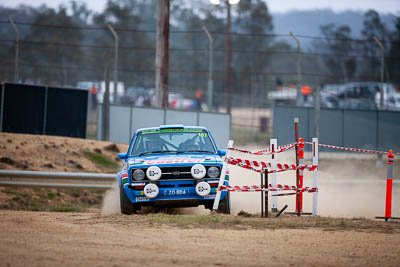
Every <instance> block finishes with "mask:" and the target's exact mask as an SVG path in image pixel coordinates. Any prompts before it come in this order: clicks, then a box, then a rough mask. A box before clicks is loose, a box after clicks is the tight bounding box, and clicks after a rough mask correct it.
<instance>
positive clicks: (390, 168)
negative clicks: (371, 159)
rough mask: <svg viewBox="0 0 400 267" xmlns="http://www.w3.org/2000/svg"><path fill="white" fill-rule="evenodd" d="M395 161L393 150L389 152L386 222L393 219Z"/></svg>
mask: <svg viewBox="0 0 400 267" xmlns="http://www.w3.org/2000/svg"><path fill="white" fill-rule="evenodd" d="M393 161H394V155H393V153H392V150H389V153H388V154H387V175H386V207H385V217H386V219H385V220H386V221H387V220H388V218H390V217H392V184H393V182H392V179H393Z"/></svg>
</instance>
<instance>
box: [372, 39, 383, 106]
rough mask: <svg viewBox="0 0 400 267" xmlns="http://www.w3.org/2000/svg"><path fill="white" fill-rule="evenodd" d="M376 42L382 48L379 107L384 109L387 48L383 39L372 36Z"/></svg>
mask: <svg viewBox="0 0 400 267" xmlns="http://www.w3.org/2000/svg"><path fill="white" fill-rule="evenodd" d="M372 38H373V39H374V40H375V42H376V43H377V44H378V45H379V47H380V48H381V90H380V99H379V108H380V109H381V110H383V81H384V64H385V48H384V47H383V45H382V43H381V41H379V39H378V38H376V36H374V37H372Z"/></svg>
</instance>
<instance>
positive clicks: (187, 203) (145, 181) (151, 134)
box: [118, 125, 229, 214]
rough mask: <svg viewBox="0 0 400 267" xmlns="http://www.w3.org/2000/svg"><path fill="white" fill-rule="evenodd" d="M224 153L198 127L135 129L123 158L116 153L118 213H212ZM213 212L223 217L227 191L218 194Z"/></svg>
mask: <svg viewBox="0 0 400 267" xmlns="http://www.w3.org/2000/svg"><path fill="white" fill-rule="evenodd" d="M225 154H226V151H224V150H218V149H217V146H216V144H215V141H214V139H213V137H212V135H211V133H210V131H208V130H207V129H206V128H204V127H198V126H186V127H184V126H183V125H166V126H160V127H154V128H144V129H139V130H137V131H136V133H135V134H134V135H133V137H132V140H131V143H130V146H129V150H128V153H120V154H118V157H119V158H120V159H123V160H125V162H124V165H123V168H122V171H120V172H119V173H118V183H119V186H120V203H121V213H124V214H132V213H137V211H139V210H140V209H141V208H142V207H143V206H153V207H196V206H198V205H204V206H205V208H207V209H210V210H212V208H213V203H214V199H215V196H216V192H217V188H218V182H219V178H220V176H221V171H222V156H224V155H225ZM226 178H228V177H226ZM227 183H228V181H227V180H225V185H227ZM218 211H219V212H224V213H229V194H227V192H222V194H221V198H220V204H219V207H218Z"/></svg>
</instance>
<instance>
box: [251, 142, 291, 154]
mask: <svg viewBox="0 0 400 267" xmlns="http://www.w3.org/2000/svg"><path fill="white" fill-rule="evenodd" d="M295 146H296V144H295V143H292V144H287V145H282V146H278V147H277V148H276V150H275V151H271V149H268V148H267V149H264V150H260V151H257V152H256V153H260V154H261V155H272V154H275V153H281V152H284V151H286V150H289V149H292V148H294V147H295ZM257 155H258V154H257Z"/></svg>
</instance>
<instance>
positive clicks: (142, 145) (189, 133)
mask: <svg viewBox="0 0 400 267" xmlns="http://www.w3.org/2000/svg"><path fill="white" fill-rule="evenodd" d="M163 153H212V154H215V148H214V145H213V143H212V141H211V139H210V136H209V134H208V132H207V131H206V130H203V129H196V128H193V129H191V128H172V129H157V130H145V131H141V132H139V133H138V134H137V136H136V139H135V143H134V144H133V148H132V151H131V156H142V155H148V154H163Z"/></svg>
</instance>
